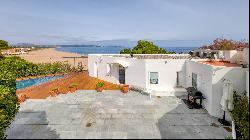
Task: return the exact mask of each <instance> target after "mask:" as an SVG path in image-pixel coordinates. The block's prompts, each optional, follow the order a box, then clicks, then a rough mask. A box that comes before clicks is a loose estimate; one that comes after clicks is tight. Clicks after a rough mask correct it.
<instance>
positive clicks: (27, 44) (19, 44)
mask: <svg viewBox="0 0 250 140" xmlns="http://www.w3.org/2000/svg"><path fill="white" fill-rule="evenodd" d="M12 46H36V45H35V44H31V43H17V44H13V45H12Z"/></svg>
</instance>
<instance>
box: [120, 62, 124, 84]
mask: <svg viewBox="0 0 250 140" xmlns="http://www.w3.org/2000/svg"><path fill="white" fill-rule="evenodd" d="M119 83H120V84H125V68H124V67H123V66H121V65H119Z"/></svg>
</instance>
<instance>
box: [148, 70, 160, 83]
mask: <svg viewBox="0 0 250 140" xmlns="http://www.w3.org/2000/svg"><path fill="white" fill-rule="evenodd" d="M151 73H157V83H151ZM149 84H150V85H158V84H159V72H156V71H150V72H149Z"/></svg>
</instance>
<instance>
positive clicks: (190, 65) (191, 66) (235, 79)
mask: <svg viewBox="0 0 250 140" xmlns="http://www.w3.org/2000/svg"><path fill="white" fill-rule="evenodd" d="M186 64H187V65H186V87H190V86H192V73H196V74H197V75H198V77H200V78H198V79H200V80H198V81H197V89H198V90H199V91H201V92H202V93H203V94H204V96H205V97H206V99H205V100H204V104H203V105H204V107H205V109H206V110H207V111H208V112H209V114H210V115H212V116H215V117H219V118H221V117H222V116H223V110H222V109H221V105H220V101H221V98H222V90H223V86H222V85H223V81H222V79H227V80H230V81H232V83H233V86H234V90H235V91H237V92H239V93H243V92H244V90H246V72H245V71H246V70H245V69H243V68H240V67H217V66H211V65H206V64H201V63H199V62H194V61H190V60H187V63H186Z"/></svg>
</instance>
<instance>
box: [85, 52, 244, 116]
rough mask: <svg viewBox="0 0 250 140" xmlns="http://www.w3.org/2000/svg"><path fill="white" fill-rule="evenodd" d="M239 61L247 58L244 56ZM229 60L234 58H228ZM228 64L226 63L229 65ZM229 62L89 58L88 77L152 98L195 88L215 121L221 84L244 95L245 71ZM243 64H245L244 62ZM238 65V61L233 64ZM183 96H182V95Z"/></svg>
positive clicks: (219, 113)
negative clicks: (148, 93)
mask: <svg viewBox="0 0 250 140" xmlns="http://www.w3.org/2000/svg"><path fill="white" fill-rule="evenodd" d="M242 54H246V56H242V58H248V57H249V56H247V55H249V54H248V53H242ZM229 58H232V60H233V58H235V57H233V55H232V56H230V57H229ZM232 60H230V61H232ZM230 61H229V62H213V63H212V62H209V61H208V59H200V58H199V59H193V58H192V57H191V56H190V55H188V54H171V55H170V54H165V55H163V54H161V55H160V54H153V55H134V56H133V57H131V56H130V55H120V54H116V55H114V54H89V55H88V69H89V75H90V76H92V77H97V78H99V79H103V80H106V81H109V82H112V83H116V84H128V85H130V86H134V87H139V88H141V89H144V90H146V91H147V90H149V91H152V94H153V95H154V94H155V95H157V94H160V95H161V96H164V95H165V96H173V95H176V93H178V92H179V91H182V93H183V91H185V90H183V89H184V88H187V87H191V86H192V87H195V88H196V89H197V90H199V91H201V92H202V94H203V96H204V97H205V98H206V99H205V100H204V102H203V107H204V108H205V109H206V110H207V111H208V112H209V114H211V115H213V116H215V117H221V116H222V113H223V112H222V109H221V106H220V100H221V97H222V90H223V88H222V87H223V86H222V85H223V81H224V80H225V79H226V80H230V81H231V82H232V83H233V86H234V90H235V91H237V92H239V93H242V92H244V91H247V92H248V94H249V91H248V85H247V83H248V82H249V78H248V68H242V67H241V65H239V64H236V63H235V64H232V63H230ZM244 61H245V62H246V63H247V61H246V60H244ZM237 62H239V63H240V61H237ZM184 93H185V92H184Z"/></svg>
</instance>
